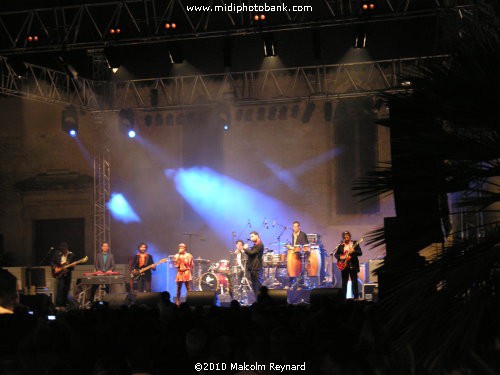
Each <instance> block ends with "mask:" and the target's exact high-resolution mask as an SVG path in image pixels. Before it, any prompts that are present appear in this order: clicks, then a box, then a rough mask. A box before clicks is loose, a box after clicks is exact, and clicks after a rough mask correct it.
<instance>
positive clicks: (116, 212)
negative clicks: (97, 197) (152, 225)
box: [108, 193, 141, 224]
mask: <svg viewBox="0 0 500 375" xmlns="http://www.w3.org/2000/svg"><path fill="white" fill-rule="evenodd" d="M108 208H109V210H110V212H111V215H112V216H113V218H114V219H115V220H117V221H121V222H123V223H125V224H128V223H140V222H141V219H140V217H139V216H138V215H137V214H136V213H135V211H134V209H133V208H132V206H131V205H130V204H129V203H128V202H127V199H125V197H124V196H123V194H120V193H113V194H111V199H110V200H109V203H108Z"/></svg>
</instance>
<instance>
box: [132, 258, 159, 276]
mask: <svg viewBox="0 0 500 375" xmlns="http://www.w3.org/2000/svg"><path fill="white" fill-rule="evenodd" d="M167 260H168V258H163V259H161V260H159V261H158V262H156V263H153V264H151V265H149V266H146V267H143V268H140V269H138V270H132V272H130V278H131V279H134V280H137V279H139V278H140V277H141V276H142V275H144V272H146V271H147V270H149V269H151V268H153V267H156V266H157V265H159V264H161V263H165V262H166V261H167Z"/></svg>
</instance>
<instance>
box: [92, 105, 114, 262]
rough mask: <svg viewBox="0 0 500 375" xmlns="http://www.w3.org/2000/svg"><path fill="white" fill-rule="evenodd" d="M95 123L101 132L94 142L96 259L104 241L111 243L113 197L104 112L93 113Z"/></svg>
mask: <svg viewBox="0 0 500 375" xmlns="http://www.w3.org/2000/svg"><path fill="white" fill-rule="evenodd" d="M92 116H93V120H94V124H95V125H96V126H97V128H98V129H97V130H98V131H99V132H100V133H101V137H99V139H98V141H96V143H95V144H94V259H95V257H96V256H97V253H98V252H99V250H100V248H101V244H102V243H103V242H107V243H109V244H111V214H110V211H109V207H108V203H109V200H110V198H111V164H110V151H109V142H108V135H107V133H106V129H105V126H104V114H103V113H102V112H93V113H92Z"/></svg>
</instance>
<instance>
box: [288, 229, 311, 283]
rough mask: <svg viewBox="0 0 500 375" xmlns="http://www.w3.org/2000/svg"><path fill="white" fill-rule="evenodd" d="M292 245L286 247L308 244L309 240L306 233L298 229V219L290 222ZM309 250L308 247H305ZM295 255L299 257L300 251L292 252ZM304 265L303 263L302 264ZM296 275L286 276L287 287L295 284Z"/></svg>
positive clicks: (292, 248)
mask: <svg viewBox="0 0 500 375" xmlns="http://www.w3.org/2000/svg"><path fill="white" fill-rule="evenodd" d="M292 230H293V232H292V245H291V247H288V249H291V250H294V248H295V246H296V245H300V246H304V245H309V240H308V239H307V234H305V233H304V232H302V231H301V230H300V223H299V222H298V221H294V222H293V223H292ZM307 250H309V248H308V249H307ZM294 256H295V257H300V256H301V255H300V253H296V254H294ZM302 266H303V267H304V265H302ZM296 279H297V278H296V277H291V276H290V277H289V278H288V287H289V288H291V287H292V285H296V284H295V283H296Z"/></svg>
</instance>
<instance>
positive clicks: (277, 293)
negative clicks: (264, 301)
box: [267, 289, 288, 306]
mask: <svg viewBox="0 0 500 375" xmlns="http://www.w3.org/2000/svg"><path fill="white" fill-rule="evenodd" d="M267 294H268V295H269V298H271V300H272V301H273V302H274V303H275V304H276V305H280V306H284V305H287V304H288V295H287V290H284V289H269V290H268V291H267Z"/></svg>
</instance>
